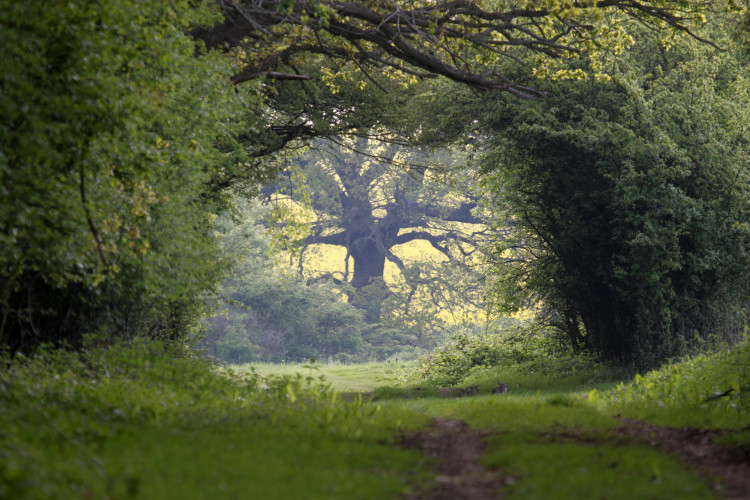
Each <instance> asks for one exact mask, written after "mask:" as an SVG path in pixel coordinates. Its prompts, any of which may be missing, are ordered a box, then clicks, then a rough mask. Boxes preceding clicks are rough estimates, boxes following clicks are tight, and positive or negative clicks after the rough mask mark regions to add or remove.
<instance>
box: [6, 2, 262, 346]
mask: <svg viewBox="0 0 750 500" xmlns="http://www.w3.org/2000/svg"><path fill="white" fill-rule="evenodd" d="M210 4H211V2H205V1H197V2H170V3H168V4H166V3H159V2H157V3H154V2H140V1H134V0H112V1H107V2H104V3H102V4H98V5H96V6H94V5H92V4H91V2H88V1H83V0H71V1H69V2H64V3H60V4H56V6H55V8H54V9H50V8H48V7H49V6H47V5H44V4H42V3H39V2H31V3H19V2H14V1H9V0H1V1H0V45H2V46H3V47H4V48H5V51H6V53H5V55H6V57H3V58H2V59H0V87H1V88H2V89H3V90H2V92H1V93H0V116H2V130H3V133H2V134H0V150H2V154H0V173H1V175H2V178H3V181H2V182H3V189H2V190H0V282H2V283H3V286H2V292H0V309H2V311H3V320H2V324H3V327H2V328H0V344H4V345H7V346H8V347H9V348H10V349H11V350H21V351H24V350H25V351H28V350H31V349H33V347H34V346H35V345H37V344H38V343H41V342H56V343H60V344H62V343H68V344H78V343H80V341H81V339H82V336H83V334H84V333H91V332H95V331H99V332H104V331H106V332H107V333H109V334H110V335H111V336H116V337H120V338H127V337H131V336H135V335H150V336H153V337H158V338H162V339H175V338H178V337H182V336H183V335H184V334H186V333H187V331H188V330H189V328H188V327H190V326H192V325H193V324H195V323H196V322H197V319H198V317H199V316H200V314H201V313H202V310H201V309H202V308H201V301H202V295H203V294H204V293H205V292H206V291H208V290H211V289H212V288H213V287H214V285H215V284H216V283H217V281H218V280H219V279H220V277H221V274H222V271H223V270H224V267H225V266H224V264H225V262H224V259H222V258H217V255H218V254H219V252H218V251H217V247H216V241H215V238H213V224H212V221H213V218H214V217H213V216H212V215H211V212H214V211H215V210H217V208H218V207H220V206H221V204H222V197H221V196H220V195H218V193H217V192H215V191H214V190H213V189H212V187H211V184H212V183H214V182H216V183H221V182H223V181H224V180H225V179H224V176H225V175H227V176H231V175H232V173H233V172H234V167H235V166H236V163H235V161H236V160H237V157H238V156H242V152H241V151H242V149H241V148H239V147H235V146H237V144H236V143H235V141H234V137H236V135H238V134H239V133H240V131H241V130H242V129H243V126H244V123H243V122H244V114H245V113H246V110H247V108H248V107H249V106H252V105H253V102H254V98H253V97H252V93H253V86H252V85H250V86H249V87H245V88H243V89H236V88H234V87H233V86H230V85H229V84H228V82H229V78H230V77H231V75H232V74H233V71H234V68H233V67H232V64H231V62H230V61H229V60H227V58H226V57H223V56H222V55H221V54H219V53H218V52H215V51H205V50H197V47H196V43H195V41H194V40H193V39H192V38H191V37H190V36H189V35H187V34H186V33H185V31H187V30H188V29H189V27H190V25H191V24H192V23H206V22H208V23H210V22H211V19H215V17H213V16H211V15H209V16H208V17H207V16H206V15H205V14H206V13H207V12H208V11H209V10H211V5H210ZM208 103H210V104H208ZM230 150H231V151H233V153H232V154H227V151H230Z"/></svg>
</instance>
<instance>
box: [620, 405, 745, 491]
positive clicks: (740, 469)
mask: <svg viewBox="0 0 750 500" xmlns="http://www.w3.org/2000/svg"><path fill="white" fill-rule="evenodd" d="M618 420H619V421H620V422H622V424H623V426H622V427H620V428H619V429H617V433H618V434H620V435H621V436H625V437H627V438H628V440H635V441H638V442H642V443H645V444H649V445H651V446H653V447H655V448H657V449H658V450H659V451H661V452H663V453H669V454H673V455H677V456H679V457H680V458H681V459H682V460H683V462H685V463H687V464H689V465H692V466H693V467H695V468H697V469H698V470H699V471H700V473H701V474H702V475H703V476H704V478H705V479H707V480H708V481H716V482H715V483H714V484H713V486H714V488H715V489H716V490H717V491H718V492H719V493H720V494H721V496H723V497H724V498H727V499H729V500H750V456H749V453H750V450H744V451H742V450H740V451H737V452H734V453H733V452H732V451H730V450H729V449H728V448H726V447H724V446H719V445H717V444H714V438H715V437H716V436H717V435H719V434H720V433H719V432H717V431H710V430H705V429H675V428H673V427H663V426H659V425H653V424H649V423H648V422H643V421H640V420H630V419H627V418H620V419H618Z"/></svg>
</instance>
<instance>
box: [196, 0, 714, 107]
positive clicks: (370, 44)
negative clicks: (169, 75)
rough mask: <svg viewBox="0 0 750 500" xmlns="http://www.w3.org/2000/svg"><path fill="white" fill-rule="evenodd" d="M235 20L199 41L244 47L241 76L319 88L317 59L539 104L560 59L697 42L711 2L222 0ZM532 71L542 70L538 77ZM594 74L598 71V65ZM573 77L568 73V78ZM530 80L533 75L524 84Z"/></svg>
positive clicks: (208, 30) (206, 30) (210, 30)
mask: <svg viewBox="0 0 750 500" xmlns="http://www.w3.org/2000/svg"><path fill="white" fill-rule="evenodd" d="M218 4H219V5H220V7H221V9H222V11H223V14H224V16H225V21H224V22H223V23H221V24H217V25H215V26H213V27H211V28H204V29H197V30H195V31H194V34H195V35H196V36H198V37H200V38H202V39H203V40H205V41H206V43H207V45H208V46H209V47H221V46H232V47H235V46H237V47H240V48H241V49H242V51H243V55H244V58H245V66H244V67H243V68H242V70H241V71H240V72H239V73H238V74H236V75H235V76H234V81H236V82H242V81H247V80H252V79H255V78H259V77H265V78H269V79H277V80H296V81H300V80H309V79H311V78H312V76H311V75H307V74H302V73H299V72H298V71H297V70H296V65H297V64H298V63H299V61H300V60H301V59H303V58H304V57H306V56H307V55H309V54H322V55H325V56H326V57H327V58H332V59H336V60H339V61H340V64H341V65H346V64H351V65H352V66H353V67H356V68H357V69H358V70H359V71H361V72H362V73H364V74H366V75H369V74H370V72H371V71H373V70H379V69H382V68H390V69H393V70H395V71H397V72H399V73H400V74H405V75H413V76H417V77H427V78H430V77H434V76H435V75H442V76H445V77H447V78H449V79H451V80H454V81H456V82H460V83H464V84H467V85H469V86H472V87H474V88H477V89H480V90H501V91H505V92H509V93H511V94H513V95H515V96H517V97H523V98H529V97H532V96H538V95H541V94H542V93H541V92H540V91H539V90H538V89H536V88H534V87H530V86H528V84H527V82H526V81H524V80H528V76H529V74H530V71H529V69H533V70H536V72H537V73H546V72H548V71H550V70H553V69H556V68H555V60H556V59H560V58H563V59H571V58H580V57H582V56H587V57H593V58H597V59H602V60H610V59H611V57H612V56H613V55H617V54H618V53H620V52H621V51H622V49H623V48H624V47H626V46H627V45H629V44H630V40H629V37H630V34H629V30H630V29H631V27H630V26H628V24H629V22H633V24H637V23H643V24H647V25H650V26H653V27H658V28H666V27H668V28H671V29H674V30H677V31H681V32H684V33H687V34H690V35H692V36H695V37H697V35H695V33H694V32H693V31H692V27H693V26H696V25H700V24H702V22H703V21H704V17H703V15H704V12H705V11H706V10H707V9H709V8H710V7H711V4H710V3H709V2H681V1H675V0H651V1H647V2H633V1H631V0H604V1H598V2H571V1H567V0H549V1H545V2H538V1H521V2H506V1H500V2H495V3H493V4H491V6H489V8H487V6H486V5H484V4H483V3H480V2H475V1H471V0H445V1H439V2H432V1H430V2H422V1H410V2H406V3H401V4H399V3H393V2H377V1H376V2H335V1H334V2H318V1H312V0H299V1H283V0H272V1H268V0H264V1H261V0H246V1H242V2H236V1H228V0H219V2H218ZM528 66H532V68H529V67H528ZM591 69H593V70H594V72H596V70H597V66H596V65H594V66H593V67H592V68H591ZM564 71H565V70H564ZM523 75H526V76H523Z"/></svg>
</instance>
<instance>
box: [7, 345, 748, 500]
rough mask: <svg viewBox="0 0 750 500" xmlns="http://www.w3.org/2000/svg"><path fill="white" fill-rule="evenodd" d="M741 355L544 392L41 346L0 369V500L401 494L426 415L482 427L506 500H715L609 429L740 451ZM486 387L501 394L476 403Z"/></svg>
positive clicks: (744, 437) (702, 483)
mask: <svg viewBox="0 0 750 500" xmlns="http://www.w3.org/2000/svg"><path fill="white" fill-rule="evenodd" d="M749 353H750V349H749V348H748V344H747V342H745V343H743V344H741V345H739V346H738V347H736V348H734V349H733V350H724V351H720V352H717V353H714V354H712V355H704V356H697V357H694V358H689V359H686V360H683V361H681V362H678V363H673V364H670V365H667V366H666V367H664V368H662V369H661V370H659V371H654V372H651V373H647V374H643V375H636V376H635V377H633V378H631V379H630V380H624V381H619V382H618V381H614V380H611V379H612V377H613V376H614V373H613V372H611V371H609V372H608V371H606V370H603V369H601V367H599V368H592V369H593V370H594V371H596V370H599V373H598V374H597V373H594V372H586V373H583V376H580V375H578V376H576V377H572V376H571V377H567V378H566V377H559V378H557V379H554V377H550V376H547V375H544V374H543V373H540V372H539V371H537V372H535V373H528V374H527V376H526V377H524V376H523V374H522V373H520V368H521V366H520V365H516V366H505V367H500V366H496V367H491V368H480V369H477V370H473V371H472V373H471V375H470V376H468V377H466V379H465V380H462V381H461V382H459V383H458V384H456V385H455V387H452V388H436V387H431V386H430V385H429V384H428V383H427V382H425V381H419V380H418V377H417V375H415V374H416V373H417V368H418V367H417V363H416V362H412V363H411V364H398V363H370V364H366V365H336V364H319V363H307V364H299V365H262V364H261V365H242V366H235V367H226V366H219V365H212V364H210V363H208V362H205V361H202V360H199V359H195V358H191V357H189V356H185V355H177V354H175V353H168V352H165V348H164V347H163V346H161V345H158V344H146V343H136V344H131V345H129V346H119V347H116V348H109V349H90V350H88V351H86V352H85V353H79V354H73V353H62V352H59V351H50V352H44V351H42V352H40V353H39V354H37V355H36V356H35V357H32V358H18V359H15V360H13V361H12V362H9V368H8V369H7V370H4V371H3V372H0V405H1V407H2V412H0V429H2V430H1V431H0V498H9V499H10V498H14V499H45V498H50V499H51V498H102V499H104V498H107V499H109V498H118V499H119V498H123V499H125V498H143V499H151V498H167V499H171V498H174V499H193V498H195V499H202V498H248V499H251V498H269V499H273V498H278V499H290V498H320V499H328V498H341V499H351V498H394V499H395V498H408V497H409V496H410V495H415V494H418V493H419V492H424V491H427V490H428V489H429V487H430V485H431V484H433V481H434V479H435V477H434V473H433V472H432V471H431V465H432V462H431V461H430V459H428V458H427V457H425V456H424V455H423V454H421V453H420V452H419V451H418V450H416V449H413V448H412V449H407V448H405V447H404V446H402V444H401V443H402V440H403V437H404V436H405V435H406V434H408V433H411V432H415V431H418V430H421V429H425V428H426V427H427V426H429V423H430V421H431V419H433V418H446V419H460V420H463V421H465V422H466V423H467V424H468V425H469V426H470V427H472V428H474V429H478V430H481V431H482V432H483V434H484V435H485V438H484V439H485V442H486V445H487V449H486V450H485V453H484V456H483V457H482V459H481V463H482V464H483V465H484V466H485V467H487V468H488V469H489V470H491V471H496V472H497V473H498V474H502V475H503V476H504V477H506V478H509V479H507V480H506V483H505V484H504V486H502V488H501V491H500V492H499V493H502V495H504V496H505V497H506V498H623V499H624V498H631V499H632V498H654V499H657V498H677V497H679V498H696V499H698V498H721V493H720V490H718V489H715V488H714V482H715V478H712V477H706V476H705V475H702V474H700V473H699V471H696V470H695V469H694V468H692V467H691V466H689V465H686V464H685V463H683V462H682V461H681V460H680V459H679V457H677V456H674V455H670V454H664V453H661V452H659V451H658V450H657V449H656V448H655V447H654V446H650V445H649V444H648V443H646V444H644V443H641V442H638V441H637V440H632V439H627V438H624V437H623V435H622V434H620V433H618V428H619V427H620V426H621V425H622V423H621V421H620V420H618V419H616V418H614V417H627V418H634V419H643V420H646V421H649V422H654V423H658V424H660V425H667V426H672V427H677V428H681V427H695V428H710V429H721V430H723V432H722V434H721V437H720V439H718V441H720V442H721V443H722V444H723V445H724V446H728V447H730V448H736V449H744V450H746V449H747V446H748V444H750V439H748V433H747V431H746V430H744V431H743V430H742V429H747V427H748V425H750V412H749V411H748V409H750V405H748V401H747V394H748V392H747V391H748V389H747V382H748V378H747V373H748V372H747V368H746V367H747V362H748V358H749V357H750V356H749ZM499 378H502V379H504V380H508V381H509V382H508V385H509V392H508V393H507V394H503V395H493V394H490V389H491V387H492V385H493V384H494V383H495V381H496V380H497V379H499ZM591 379H596V380H595V381H594V382H590V380H591ZM404 380H406V382H404ZM462 386H463V387H464V388H465V389H468V390H470V391H471V393H467V392H466V391H464V392H461V391H460V389H461V387H462ZM356 392H358V393H363V395H364V396H363V397H355V398H346V399H347V400H346V401H344V400H343V399H342V397H341V394H342V393H356ZM723 393H727V394H726V395H725V396H721V397H719V396H718V394H723ZM459 395H460V397H459Z"/></svg>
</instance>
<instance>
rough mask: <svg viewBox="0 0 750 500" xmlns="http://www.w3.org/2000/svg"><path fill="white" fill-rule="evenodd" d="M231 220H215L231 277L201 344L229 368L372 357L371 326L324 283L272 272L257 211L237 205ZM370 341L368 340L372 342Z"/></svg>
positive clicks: (373, 328)
mask: <svg viewBox="0 0 750 500" xmlns="http://www.w3.org/2000/svg"><path fill="white" fill-rule="evenodd" d="M235 208H236V213H235V215H234V217H232V216H230V215H229V214H225V215H223V216H222V217H221V218H220V219H219V221H218V222H217V228H218V229H219V230H220V235H221V238H220V243H221V247H222V249H223V251H224V253H226V254H229V255H232V256H233V258H234V260H235V262H236V265H235V267H234V272H233V274H232V275H231V276H230V277H228V278H226V279H225V280H224V281H223V282H222V283H221V286H220V288H219V293H220V296H221V304H219V306H218V309H219V312H218V314H216V315H215V316H213V317H211V318H210V319H209V320H208V323H207V331H206V332H205V334H204V336H203V339H202V340H201V341H200V343H199V347H203V348H206V349H207V353H208V354H209V355H212V356H215V357H217V358H219V359H222V360H224V361H226V362H229V363H247V362H250V361H258V360H263V361H273V362H281V361H301V360H305V359H309V358H311V357H316V358H321V359H328V358H330V357H334V358H336V357H338V358H347V357H349V359H350V360H361V359H362V358H366V357H368V356H370V355H372V354H376V353H377V349H376V348H374V347H372V343H378V342H380V339H377V336H378V334H379V333H381V332H379V330H378V328H377V327H376V326H369V325H366V324H365V322H364V319H363V313H362V312H361V311H360V310H359V309H357V308H355V307H353V306H351V305H349V304H348V303H346V302H344V301H343V299H342V296H341V294H340V293H339V292H338V291H337V290H336V289H335V288H334V287H332V286H330V285H329V284H326V283H321V284H314V285H308V284H306V283H304V282H303V281H301V280H300V279H298V278H295V277H290V276H289V274H291V273H284V272H282V271H279V270H277V266H275V263H274V262H273V260H272V258H271V256H270V252H271V248H270V245H269V238H268V236H267V234H266V232H265V231H264V229H263V228H262V226H261V225H260V222H259V221H260V220H261V219H262V218H263V217H264V210H263V208H262V207H260V206H258V205H257V204H254V203H248V202H240V201H237V205H236V207H235ZM369 341H372V343H371V342H369Z"/></svg>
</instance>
